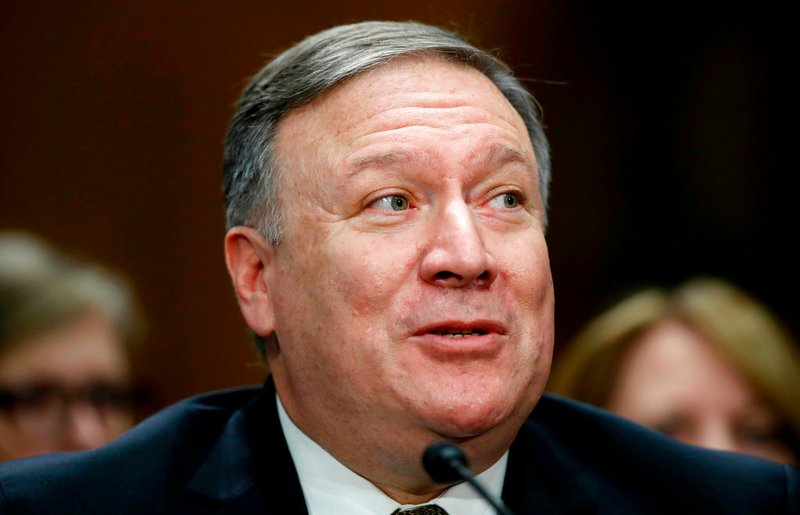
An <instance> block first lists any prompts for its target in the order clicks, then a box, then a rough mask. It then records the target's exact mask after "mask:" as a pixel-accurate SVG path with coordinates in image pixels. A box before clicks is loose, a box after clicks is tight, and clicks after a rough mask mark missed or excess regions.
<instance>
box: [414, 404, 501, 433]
mask: <svg viewBox="0 0 800 515" xmlns="http://www.w3.org/2000/svg"><path fill="white" fill-rule="evenodd" d="M514 413H515V410H514V406H513V405H511V404H509V403H508V402H496V401H495V402H492V401H487V400H475V401H473V402H466V399H459V400H456V401H455V402H449V403H446V404H444V403H442V402H441V401H440V402H438V403H437V406H435V407H432V408H431V410H430V411H429V412H428V413H427V417H426V418H427V422H428V425H429V427H430V428H431V429H432V430H433V431H435V432H436V433H438V434H440V435H441V436H444V437H446V438H454V439H460V438H471V437H474V436H478V435H482V434H484V433H487V432H489V431H491V430H493V429H496V428H498V427H501V426H504V425H505V426H507V425H510V424H512V423H513V422H514V416H513V415H514Z"/></svg>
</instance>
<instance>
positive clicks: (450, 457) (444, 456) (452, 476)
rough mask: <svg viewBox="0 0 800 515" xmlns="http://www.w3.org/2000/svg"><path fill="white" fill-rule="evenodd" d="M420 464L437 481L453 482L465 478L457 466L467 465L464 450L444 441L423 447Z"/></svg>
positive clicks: (465, 466)
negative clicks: (423, 451) (423, 452)
mask: <svg viewBox="0 0 800 515" xmlns="http://www.w3.org/2000/svg"><path fill="white" fill-rule="evenodd" d="M422 466H423V467H425V471H426V472H427V473H428V475H429V476H431V479H433V480H434V481H436V482H437V483H453V482H455V481H461V480H463V479H466V478H465V477H464V475H463V474H462V472H461V470H460V468H459V467H464V468H467V467H468V465H467V457H466V456H464V451H462V450H461V449H460V448H459V447H458V446H457V445H454V444H452V443H450V442H445V441H441V442H435V443H432V444H431V445H429V446H428V448H427V449H425V454H423V455H422Z"/></svg>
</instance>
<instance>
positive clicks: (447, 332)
mask: <svg viewBox="0 0 800 515" xmlns="http://www.w3.org/2000/svg"><path fill="white" fill-rule="evenodd" d="M428 334H436V335H439V336H444V337H445V338H453V339H458V338H467V337H470V336H483V335H484V334H488V331H484V330H483V329H476V330H473V331H461V330H458V329H441V330H433V331H430V333H428Z"/></svg>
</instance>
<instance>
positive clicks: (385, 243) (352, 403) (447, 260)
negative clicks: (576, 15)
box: [0, 23, 798, 515]
mask: <svg viewBox="0 0 800 515" xmlns="http://www.w3.org/2000/svg"><path fill="white" fill-rule="evenodd" d="M548 176H549V163H548V153H547V144H546V141H545V139H544V137H543V134H542V129H541V125H540V122H539V120H538V118H537V114H536V110H535V107H534V103H533V101H532V98H531V97H530V96H529V95H528V94H527V93H526V92H525V90H524V89H523V88H522V87H521V86H520V85H519V83H518V82H516V80H514V79H513V78H512V76H511V74H510V72H509V71H508V70H507V68H506V67H505V66H504V65H503V64H501V63H500V62H498V61H496V60H495V59H493V58H492V57H490V56H488V55H487V54H485V53H483V52H481V51H480V50H478V49H476V48H474V47H472V46H471V45H468V44H467V43H465V42H464V41H462V40H461V39H460V38H458V37H457V36H455V35H454V34H451V33H449V32H446V31H443V30H440V29H437V28H434V27H428V26H424V25H419V24H414V23H362V24H355V25H350V26H343V27H337V28H334V29H331V30H329V31H325V32H322V33H320V34H317V35H316V36H312V37H311V38H309V39H306V40H305V41H303V42H301V43H300V44H298V45H297V46H295V47H294V48H292V49H290V50H288V51H287V52H285V53H284V54H282V55H281V56H279V57H278V58H277V59H275V60H274V61H272V62H271V63H270V64H268V65H267V66H266V67H265V68H264V69H263V70H262V71H261V72H260V73H259V74H258V75H256V76H255V77H254V78H253V80H252V81H251V83H250V85H249V86H248V88H247V89H246V90H245V92H244V94H243V97H242V99H241V101H240V103H239V105H238V107H237V110H236V113H235V115H234V119H233V122H232V124H231V128H230V131H229V134H228V141H227V146H226V155H225V192H226V201H227V205H228V221H229V225H230V229H229V231H228V234H227V236H226V240H225V250H226V260H227V265H228V269H229V271H230V274H231V277H232V280H233V284H234V288H235V290H236V293H237V297H238V301H239V304H240V307H241V310H242V313H243V315H244V318H245V320H246V321H247V323H248V325H249V326H250V327H251V329H252V330H253V332H254V333H255V334H256V335H257V337H258V339H259V344H260V345H261V349H262V350H263V353H264V355H265V358H266V360H267V362H268V364H269V367H270V370H271V379H269V380H268V381H267V383H266V385H265V386H264V389H263V390H262V391H260V392H259V391H257V390H253V389H250V390H239V391H232V392H223V393H217V394H211V395H208V396H203V397H200V398H196V399H193V400H190V401H187V402H185V403H182V404H179V405H178V406H176V407H173V408H170V409H168V410H166V411H164V412H162V413H161V414H159V415H157V416H155V417H154V418H152V419H150V420H149V421H146V422H144V423H143V424H142V425H140V426H139V427H138V428H136V429H134V430H133V431H131V432H129V433H128V434H127V435H125V436H124V437H123V438H121V439H120V440H118V441H117V442H115V443H114V444H112V445H110V446H107V447H105V448H103V449H101V450H98V451H93V452H90V453H87V454H82V455H61V456H57V457H52V458H49V459H43V460H37V461H26V462H22V463H17V464H14V466H9V467H8V468H6V469H4V470H3V471H2V473H0V487H2V489H3V490H2V491H3V495H4V501H3V502H4V503H5V504H0V509H4V510H6V511H9V512H11V513H47V512H48V511H49V512H57V513H61V512H66V513H93V512H95V513H141V512H148V513H278V512H280V513H305V512H310V513H313V514H318V513H347V514H360V513H385V514H389V513H393V512H395V510H398V509H399V510H404V509H406V508H410V507H415V506H420V507H422V510H423V511H422V512H421V513H446V512H449V513H451V514H454V515H455V514H478V513H491V512H492V511H491V508H489V507H488V505H487V504H485V503H484V502H483V501H482V500H480V499H479V498H477V497H476V496H475V495H474V494H473V493H472V492H471V491H470V490H469V488H467V487H466V486H465V485H463V484H457V485H455V486H451V485H442V484H438V483H437V482H435V481H433V480H432V479H431V478H430V477H429V476H428V474H427V473H426V472H425V470H423V466H422V463H421V456H422V454H423V452H424V450H425V449H426V448H427V446H428V445H429V444H431V443H432V442H434V441H437V440H442V439H446V440H449V441H451V442H454V443H457V444H458V445H459V446H461V447H462V448H463V449H464V451H465V452H466V454H467V456H468V458H469V461H470V463H471V465H472V469H473V470H474V472H476V473H479V474H480V479H481V480H482V481H483V482H484V483H485V484H486V485H487V487H488V488H489V490H491V491H493V492H495V493H496V494H501V493H502V497H503V500H504V502H505V504H506V505H507V506H508V507H509V508H510V509H511V510H512V511H514V512H515V513H537V514H540V513H675V512H698V513H707V512H720V513H723V512H724V513H793V512H796V511H797V510H798V474H797V471H796V470H793V469H789V468H786V467H781V466H779V465H776V464H772V463H770V462H766V461H759V460H756V459H752V458H745V457H740V456H737V455H722V454H720V455H717V454H714V453H711V452H708V451H699V450H694V449H692V448H688V447H684V446H682V445H680V444H677V443H673V442H671V441H669V440H667V439H665V438H663V437H660V436H658V435H656V434H655V433H652V432H650V431H648V430H645V429H641V428H639V427H638V426H635V425H633V424H630V423H626V422H623V421H620V420H619V419H616V418H614V417H611V416H610V415H606V414H604V413H602V412H599V411H594V410H592V409H589V408H585V407H580V406H577V405H574V404H572V403H569V402H566V401H563V400H557V399H554V398H550V397H543V396H542V391H543V389H544V385H545V382H546V380H547V376H548V372H549V367H550V356H551V352H552V342H553V287H552V281H551V277H550V268H549V263H548V256H547V246H546V244H545V239H544V231H545V224H546V218H545V206H546V204H547V202H546V199H547V196H546V195H547V183H548ZM534 407H536V409H535V410H534V409H533V408H534ZM532 410H533V414H532V415H531V411H532ZM529 415H531V416H530V419H529V420H528V421H527V422H526V419H528V418H529ZM448 486H451V487H450V488H448ZM441 509H444V510H447V511H446V512H443V511H441ZM4 513H5V511H4Z"/></svg>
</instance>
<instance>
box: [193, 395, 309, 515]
mask: <svg viewBox="0 0 800 515" xmlns="http://www.w3.org/2000/svg"><path fill="white" fill-rule="evenodd" d="M187 488H188V489H189V490H190V491H192V492H194V493H195V494H200V495H202V496H204V497H206V498H208V499H209V500H210V501H212V504H213V505H215V506H216V508H217V509H216V510H212V511H211V513H219V514H225V513H237V514H248V513H253V514H255V513H258V514H265V513H270V512H271V511H274V510H276V509H277V510H281V512H282V513H297V514H306V513H308V511H307V508H306V505H305V500H304V498H303V492H302V489H301V487H300V481H299V479H298V477H297V471H296V470H295V467H294V462H293V461H292V457H291V454H290V453H289V449H288V447H287V445H286V440H285V438H284V436H283V431H282V430H281V426H280V421H279V420H278V412H277V408H276V405H275V387H274V385H273V383H272V380H271V379H268V380H267V382H266V384H265V385H264V388H263V389H262V391H261V394H260V395H259V396H258V398H256V399H255V400H253V401H252V402H251V403H249V404H248V405H247V406H245V407H244V408H242V409H240V410H238V411H237V412H236V413H234V415H233V416H232V417H231V418H230V420H228V422H227V424H226V425H225V428H224V430H223V432H222V434H221V435H220V437H219V439H218V440H217V442H216V444H215V445H214V447H213V449H212V450H211V452H210V453H209V454H208V457H207V459H206V460H205V461H204V462H203V463H202V464H201V466H200V467H199V468H198V469H197V471H196V472H195V473H194V474H193V475H192V476H191V477H190V479H189V481H188V482H187ZM287 510H288V511H287Z"/></svg>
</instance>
